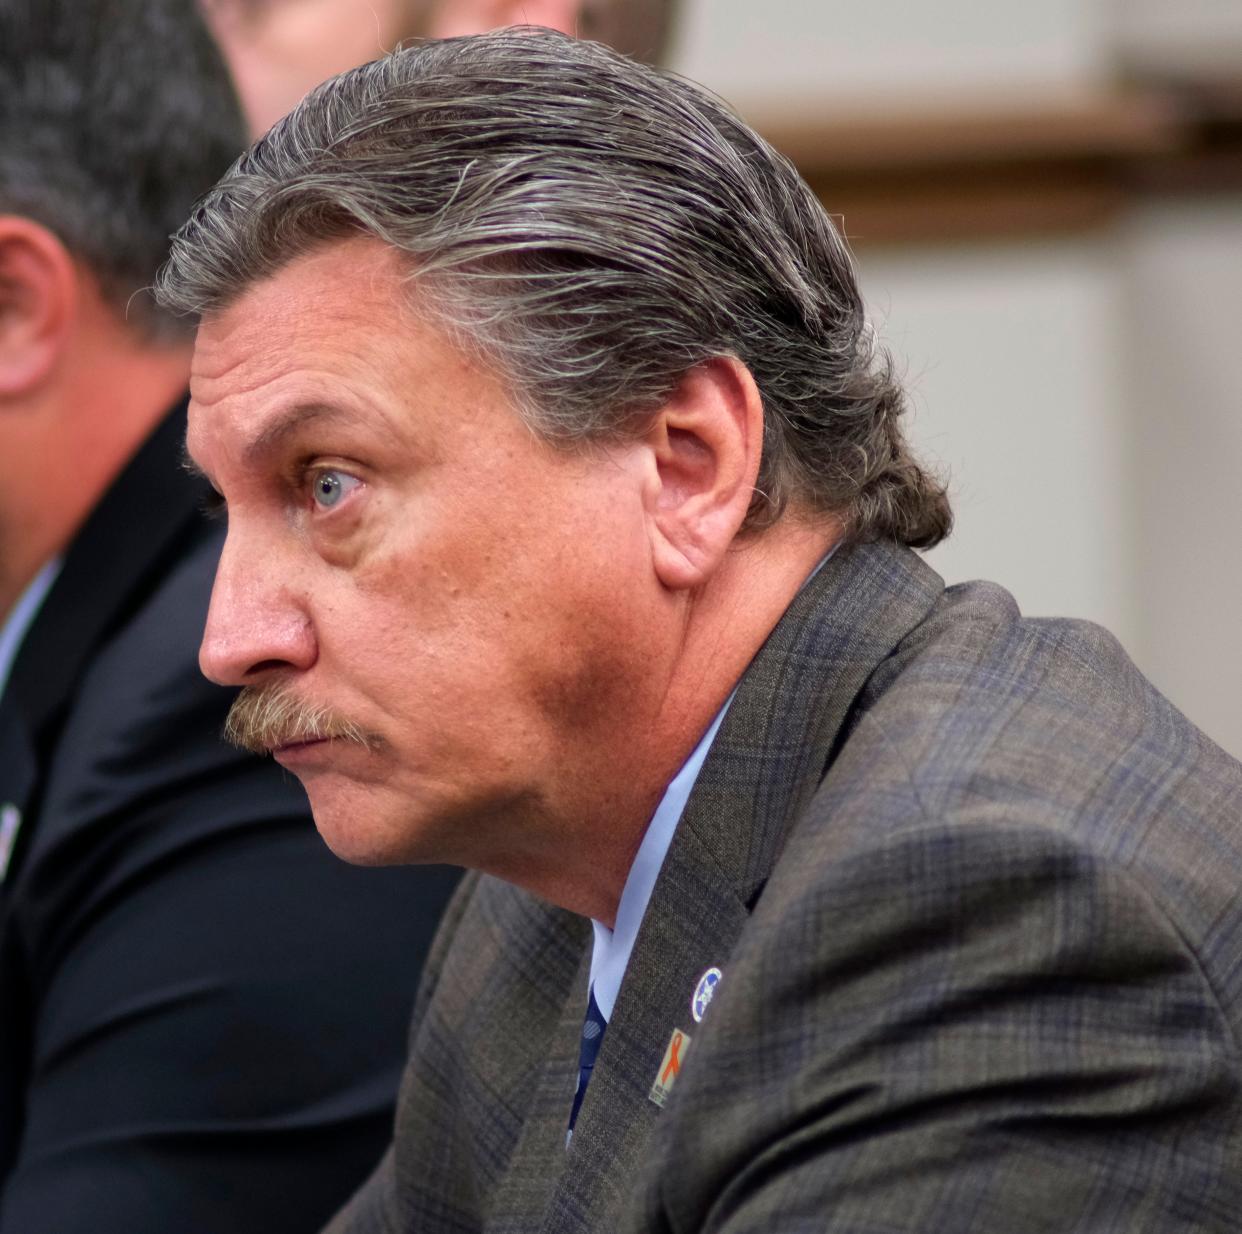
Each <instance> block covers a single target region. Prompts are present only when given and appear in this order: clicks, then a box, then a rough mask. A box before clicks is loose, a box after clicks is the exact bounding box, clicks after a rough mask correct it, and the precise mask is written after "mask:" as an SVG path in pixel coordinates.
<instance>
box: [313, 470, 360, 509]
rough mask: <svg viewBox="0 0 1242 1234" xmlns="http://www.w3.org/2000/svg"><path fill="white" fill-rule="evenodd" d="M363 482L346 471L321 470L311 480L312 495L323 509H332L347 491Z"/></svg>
mask: <svg viewBox="0 0 1242 1234" xmlns="http://www.w3.org/2000/svg"><path fill="white" fill-rule="evenodd" d="M359 483H361V482H360V481H359V480H358V478H357V477H356V476H351V475H349V474H348V473H346V472H344V471H320V472H317V473H316V474H315V478H314V479H313V480H312V481H311V496H312V497H313V498H314V500H315V504H316V505H317V506H318V507H319V508H320V509H321V510H331V509H332V507H333V506H335V505H336V504H337V503H338V502H339V501H340V500H341V498H342V497H344V496H345V494H346V493H348V492H351V491H352V490H353V489H355V488H357V487H358V485H359Z"/></svg>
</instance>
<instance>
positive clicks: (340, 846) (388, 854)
mask: <svg viewBox="0 0 1242 1234" xmlns="http://www.w3.org/2000/svg"><path fill="white" fill-rule="evenodd" d="M351 787H352V789H353V791H348V790H346V791H333V790H332V789H329V788H328V786H327V785H326V784H325V783H323V782H322V781H320V782H318V783H315V784H314V785H307V796H308V797H309V798H310V804H311V813H312V814H313V815H314V818H315V828H316V830H317V831H318V832H319V835H320V838H321V839H322V840H323V842H324V843H325V844H326V845H327V846H328V848H329V849H330V850H331V851H332V852H333V854H335V855H336V856H337V857H339V858H340V859H341V860H342V861H347V862H349V864H350V865H355V866H389V865H410V864H414V863H418V862H435V861H442V860H443V858H442V857H438V856H436V855H435V854H434V853H428V852H425V851H423V850H424V849H426V848H427V847H428V846H427V845H426V844H425V843H420V842H419V841H420V837H421V834H422V831H423V829H422V828H421V827H419V826H418V825H417V823H415V822H414V821H413V820H411V818H410V816H409V812H408V809H407V810H406V811H404V812H399V811H397V810H394V808H393V806H394V803H393V802H392V801H391V800H384V798H383V794H376V793H372V792H361V791H358V787H357V786H356V785H352V786H351Z"/></svg>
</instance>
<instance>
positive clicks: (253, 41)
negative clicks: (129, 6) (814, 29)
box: [200, 0, 675, 137]
mask: <svg viewBox="0 0 1242 1234" xmlns="http://www.w3.org/2000/svg"><path fill="white" fill-rule="evenodd" d="M200 2H201V4H202V6H203V9H204V12H205V13H206V15H207V20H208V23H209V24H210V26H211V29H212V32H213V33H214V34H215V36H216V41H217V43H218V44H219V45H220V47H221V49H222V50H223V52H224V55H225V58H226V59H227V60H228V62H229V66H230V68H231V70H232V72H233V77H234V80H235V82H236V84H237V91H238V94H239V95H240V96H241V100H242V106H243V109H244V110H245V113H246V118H247V121H248V123H249V125H250V132H251V135H252V136H254V137H258V136H259V135H260V134H262V133H265V132H266V131H267V130H268V129H269V128H270V127H271V126H272V125H273V124H275V122H276V121H277V120H279V119H280V117H281V116H283V115H285V114H286V113H287V112H289V111H291V110H292V109H293V107H294V105H295V104H296V103H297V102H298V101H299V100H300V99H301V98H302V97H303V95H305V94H306V92H307V91H308V90H309V89H310V88H311V87H312V86H315V85H318V84H319V82H321V81H323V80H324V79H325V78H328V77H331V76H333V75H334V74H336V73H339V72H341V71H342V70H344V69H347V68H352V67H353V66H354V65H355V64H363V63H365V62H366V61H368V60H374V59H375V58H376V57H377V56H380V55H383V54H384V53H385V52H388V51H391V50H392V49H393V48H394V47H395V46H397V45H398V44H399V43H401V42H402V41H403V40H408V39H428V38H449V37H453V36H456V35H462V34H479V33H482V32H483V31H485V30H494V29H497V28H498V27H501V26H509V25H531V26H547V27H549V28H550V29H553V30H561V31H564V32H565V33H566V34H576V35H578V36H579V37H581V38H588V39H598V40H599V41H600V42H603V43H608V44H611V45H612V46H613V47H615V48H617V49H618V50H619V51H623V52H625V53H626V54H628V55H631V56H635V57H637V58H638V59H640V60H647V61H651V62H653V63H654V62H658V61H659V60H660V58H661V57H662V55H663V52H664V49H665V47H666V45H667V42H668V37H669V30H670V25H671V21H672V15H673V9H674V2H675V0H200Z"/></svg>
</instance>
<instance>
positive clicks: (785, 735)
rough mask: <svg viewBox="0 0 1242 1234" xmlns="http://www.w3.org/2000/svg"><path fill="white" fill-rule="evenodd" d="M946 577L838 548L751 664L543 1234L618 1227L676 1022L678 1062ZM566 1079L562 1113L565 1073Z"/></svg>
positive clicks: (681, 840)
mask: <svg viewBox="0 0 1242 1234" xmlns="http://www.w3.org/2000/svg"><path fill="white" fill-rule="evenodd" d="M943 587H944V584H943V583H942V581H941V580H940V578H939V577H938V576H937V575H936V574H935V573H934V572H933V571H932V570H930V569H929V568H928V567H926V566H925V565H923V563H922V562H921V561H920V560H919V559H918V558H917V557H916V556H915V555H914V554H913V553H912V552H910V551H909V550H907V549H901V548H897V547H895V546H891V545H869V546H862V547H857V548H853V549H842V550H840V551H838V552H837V553H836V554H834V555H833V557H832V558H831V560H830V561H828V562H827V564H826V565H825V566H824V567H823V569H822V570H821V571H820V572H819V574H817V575H816V576H815V578H814V579H812V580H811V581H810V582H809V583H808V584H807V586H806V587H805V588H803V590H802V592H801V593H800V594H799V595H798V597H797V598H796V599H795V601H794V603H793V604H792V605H791V606H790V608H789V610H788V612H787V613H786V614H785V616H784V617H783V618H782V619H781V621H780V622H779V624H778V625H777V626H776V628H775V629H774V630H773V632H772V634H771V635H770V637H769V638H768V640H767V642H766V643H765V644H764V646H763V647H762V648H761V650H760V651H759V653H758V654H757V655H756V657H755V659H754V660H753V661H752V663H751V665H750V667H749V668H748V669H747V671H746V673H745V675H744V676H743V678H742V681H741V683H740V685H739V688H738V691H737V693H736V695H735V696H734V699H733V702H732V704H731V706H730V708H729V712H728V715H727V716H726V717H725V721H724V723H723V724H722V726H721V729H720V732H719V733H718V734H717V736H716V740H715V741H714V742H713V744H712V748H711V751H710V752H709V754H708V757H707V760H706V761H705V763H704V765H703V770H702V772H701V773H700V776H699V779H698V782H697V784H696V785H695V789H694V792H693V793H692V794H691V797H690V800H689V802H688V803H687V806H686V810H685V813H684V815H683V816H682V819H681V822H680V823H679V824H678V827H677V831H676V833H675V835H674V837H673V842H672V844H671V846H670V848H669V852H668V856H667V858H666V859H665V862H664V865H663V867H662V868H661V871H660V876H659V878H658V880H657V882H656V886H655V890H654V892H653V894H652V898H651V903H650V905H649V906H648V909H647V913H646V915H645V916H644V918H643V923H642V927H641V929H640V931H639V934H638V939H637V941H636V943H635V947H634V952H633V955H632V956H631V959H630V964H629V968H628V969H627V971H626V975H625V979H624V981H623V983H622V986H621V990H620V992H619V994H618V998H617V1003H616V1006H615V1007H614V1009H613V1015H612V1019H611V1020H610V1021H609V1025H608V1029H607V1032H606V1034H605V1037H604V1042H603V1045H602V1046H601V1048H600V1054H599V1058H598V1059H597V1061H596V1066H595V1071H594V1075H593V1078H592V1080H591V1085H590V1088H588V1090H587V1095H586V1098H585V1099H584V1101H583V1105H582V1109H581V1111H580V1113H579V1116H578V1124H577V1128H576V1130H575V1132H574V1137H573V1141H572V1143H571V1145H570V1148H569V1150H568V1152H567V1154H566V1156H565V1160H564V1164H563V1168H562V1169H561V1170H560V1173H559V1178H557V1179H555V1181H554V1183H553V1184H552V1185H551V1186H550V1193H551V1203H550V1205H549V1206H548V1208H547V1219H546V1221H545V1224H544V1229H545V1230H547V1231H549V1232H552V1231H556V1232H558V1234H559V1232H562V1231H565V1232H568V1231H578V1230H592V1229H598V1230H604V1229H611V1228H614V1227H615V1224H616V1217H617V1213H618V1212H619V1211H620V1210H621V1209H622V1208H623V1207H624V1206H625V1204H626V1201H627V1199H628V1198H629V1197H630V1195H631V1193H632V1188H633V1186H634V1184H635V1182H636V1180H637V1178H638V1174H639V1170H640V1167H641V1165H642V1162H643V1159H644V1156H645V1154H646V1150H647V1147H648V1139H649V1137H650V1135H651V1132H652V1130H653V1129H654V1127H655V1126H656V1124H657V1122H658V1120H659V1119H660V1118H661V1117H662V1110H661V1107H660V1106H659V1105H657V1104H656V1102H655V1101H653V1100H652V1099H651V1089H652V1085H653V1083H654V1081H655V1080H656V1077H657V1073H658V1072H659V1071H660V1069H661V1065H662V1063H663V1060H664V1055H665V1050H666V1048H667V1047H668V1045H669V1040H670V1037H671V1035H672V1033H673V1031H674V1030H675V1029H679V1030H681V1032H682V1033H683V1034H685V1035H686V1036H687V1037H688V1038H689V1039H690V1045H689V1047H688V1048H687V1049H686V1050H685V1053H684V1058H685V1059H687V1060H688V1062H687V1065H688V1066H691V1067H693V1065H694V1064H693V1057H694V1053H693V1038H694V1033H695V1028H696V1024H695V1022H694V1019H693V1013H692V1010H691V1000H692V997H693V995H694V992H695V989H696V986H697V984H698V981H699V979H700V977H701V976H702V975H703V973H704V972H705V970H707V969H708V968H710V967H716V968H719V969H721V970H722V972H723V977H722V979H721V981H720V984H719V987H718V989H717V996H718V997H725V998H727V997H728V983H729V969H728V960H729V956H730V954H731V952H732V950H733V947H734V945H735V944H736V942H737V940H738V937H739V936H740V934H741V932H742V930H743V929H744V927H745V925H746V922H747V920H748V919H749V916H750V911H751V909H752V908H753V907H754V905H755V903H756V901H757V900H758V898H759V896H760V895H761V893H762V890H763V887H764V884H765V883H766V881H767V879H768V876H769V875H770V874H771V871H772V868H773V866H774V865H775V864H776V861H777V859H778V858H779V856H780V853H781V850H782V848H783V846H784V842H785V838H786V836H787V834H788V830H789V827H790V825H791V824H792V822H793V820H795V819H796V818H797V817H798V815H799V814H800V813H801V812H802V810H803V809H804V808H805V807H806V805H807V803H808V802H809V800H810V798H811V795H812V794H813V793H814V792H815V790H816V788H817V787H818V785H819V783H820V781H821V780H822V779H823V777H824V775H825V773H826V772H827V769H828V767H829V765H830V763H831V761H832V758H833V756H834V754H835V752H836V750H837V749H838V748H839V746H840V744H841V742H842V741H843V739H844V737H845V735H846V734H847V732H848V729H849V717H850V711H851V708H852V706H853V704H854V702H855V700H856V699H857V698H858V696H859V694H860V692H861V691H862V688H863V686H864V685H865V683H866V681H867V679H868V677H870V675H871V674H872V673H873V672H874V671H875V669H876V667H877V666H878V665H879V664H880V663H881V662H882V661H883V660H884V659H885V658H886V657H887V656H888V655H889V654H890V653H891V651H892V650H893V649H894V648H895V647H896V645H897V644H898V643H899V642H900V641H901V640H902V639H903V638H905V637H906V636H907V635H908V634H909V633H910V631H911V630H912V629H913V628H914V627H915V626H916V625H918V623H919V622H921V621H922V620H923V619H924V618H925V617H926V616H927V613H928V612H929V610H930V609H931V608H932V606H933V605H934V604H935V603H936V601H937V600H938V598H939V596H940V594H941V592H942V591H943ZM586 967H587V961H586V960H584V964H583V969H584V971H583V973H581V974H580V975H579V981H578V982H577V983H576V986H575V995H576V997H571V999H570V1000H569V1003H568V1004H567V1008H566V1015H565V1017H564V1022H563V1024H562V1033H561V1034H560V1037H558V1046H557V1050H558V1052H562V1053H565V1054H567V1055H568V1054H569V1052H570V1051H572V1062H569V1064H568V1065H569V1068H570V1070H569V1075H570V1076H571V1077H572V1075H573V1074H575V1073H576V1066H577V1034H578V1033H579V1032H580V1030H581V1025H582V1017H583V1011H584V1008H585V1005H586V979H585V969H586ZM579 987H580V988H579ZM708 1014H710V1012H708ZM561 1065H562V1066H564V1065H565V1061H564V1060H562V1063H561ZM561 1074H562V1075H563V1074H564V1073H563V1072H562V1073H561ZM563 1087H564V1092H563V1094H562V1096H561V1100H562V1102H563V1106H562V1109H563V1111H567V1108H568V1101H569V1095H570V1094H571V1093H572V1080H571V1081H570V1082H569V1083H568V1085H564V1086H563ZM561 1117H562V1132H563V1125H564V1124H563V1119H564V1113H562V1114H561ZM545 1162H546V1158H545Z"/></svg>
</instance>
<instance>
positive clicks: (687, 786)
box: [591, 545, 836, 1021]
mask: <svg viewBox="0 0 1242 1234" xmlns="http://www.w3.org/2000/svg"><path fill="white" fill-rule="evenodd" d="M834 552H836V546H835V545H834V546H833V547H832V548H830V549H829V550H828V552H827V553H825V554H824V555H823V557H821V558H820V559H819V561H818V563H817V564H816V566H815V569H813V570H812V571H811V572H810V574H808V575H807V576H806V579H805V580H804V581H803V583H802V586H803V587H805V586H806V585H807V583H809V582H810V581H811V579H813V578H814V577H815V576H816V575H817V574H818V573H819V572H820V570H822V569H823V568H824V564H825V563H826V562H827V560H828V559H829V558H830V557H831V556H832V554H833V553H834ZM799 590H801V589H799ZM736 693H737V687H736V686H735V687H734V689H733V693H731V694H730V695H729V697H728V698H727V699H725V702H724V706H723V707H721V709H720V710H719V711H718V712H717V713H716V718H715V719H714V720H712V722H711V724H709V725H708V726H707V731H706V732H705V733H704V734H703V736H702V737H701V738H700V739H699V744H698V745H697V746H695V747H694V750H693V751H692V752H691V754H690V757H689V758H688V759H686V761H685V762H684V763H683V764H682V765H681V770H680V771H679V772H678V773H677V774H676V775H675V776H674V777H673V779H672V782H671V783H670V784H669V786H668V788H667V789H665V790H664V796H663V797H662V798H661V799H660V804H659V805H658V806H656V812H655V814H654V815H652V818H651V822H650V823H649V824H648V825H647V830H646V833H645V834H644V835H643V839H642V843H641V844H640V845H639V846H638V852H637V854H635V857H634V864H633V865H632V866H630V873H629V876H628V877H627V878H626V880H625V886H624V887H623V888H622V889H621V900H620V902H619V903H618V904H617V920H616V925H614V926H613V928H612V929H611V930H610V929H609V928H608V927H607V926H606V925H603V924H602V923H601V922H598V921H595V920H594V919H592V921H591V925H592V926H593V927H594V930H595V945H594V947H593V948H592V951H591V990H592V992H593V993H594V995H595V1003H596V1005H597V1006H598V1007H599V1009H600V1012H601V1013H602V1014H603V1017H604V1019H605V1020H606V1021H607V1020H611V1019H612V1009H613V1007H614V1006H615V1005H616V1002H617V994H618V993H619V992H620V990H621V979H622V978H623V977H624V976H625V970H626V968H627V967H628V966H629V962H630V953H631V952H632V951H633V950H634V941H635V940H636V939H637V938H638V927H639V926H640V925H642V921H643V916H644V915H645V914H646V912H647V905H648V904H649V903H650V902H651V893H652V892H653V891H654V890H655V884H656V879H657V878H658V877H659V875H660V867H661V866H663V864H664V858H665V857H667V856H668V849H669V845H670V844H672V842H673V832H675V831H676V830H677V824H678V823H679V822H680V821H681V816H682V814H683V812H684V811H685V808H686V802H687V801H689V800H690V794H691V792H692V791H693V789H694V785H695V781H697V780H698V778H699V772H700V771H702V769H703V763H704V761H705V760H706V758H707V752H708V750H710V749H711V745H712V742H713V741H714V740H715V739H716V733H717V731H718V730H719V728H720V725H721V722H722V721H723V720H724V718H725V713H726V712H727V711H728V710H729V704H730V703H731V702H733V695H734V694H736Z"/></svg>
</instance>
